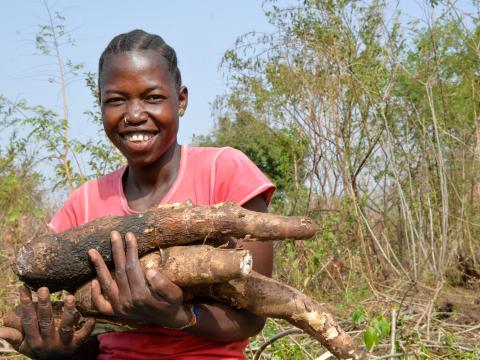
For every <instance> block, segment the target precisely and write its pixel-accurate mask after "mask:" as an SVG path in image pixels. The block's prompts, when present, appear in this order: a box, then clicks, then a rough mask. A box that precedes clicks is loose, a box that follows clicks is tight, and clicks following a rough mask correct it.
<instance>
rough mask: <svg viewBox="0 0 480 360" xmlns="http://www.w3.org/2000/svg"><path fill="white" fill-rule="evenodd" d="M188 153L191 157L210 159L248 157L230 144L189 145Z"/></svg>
mask: <svg viewBox="0 0 480 360" xmlns="http://www.w3.org/2000/svg"><path fill="white" fill-rule="evenodd" d="M186 153H187V155H188V157H189V158H197V159H209V160H211V161H217V160H219V159H227V158H235V157H246V155H245V154H244V153H243V152H242V151H240V150H238V149H235V148H233V147H230V146H224V147H215V146H187V147H186Z"/></svg>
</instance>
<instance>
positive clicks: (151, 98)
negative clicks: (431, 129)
mask: <svg viewBox="0 0 480 360" xmlns="http://www.w3.org/2000/svg"><path fill="white" fill-rule="evenodd" d="M162 100H163V96H161V95H149V96H147V97H146V101H148V102H150V103H157V102H160V101H162Z"/></svg>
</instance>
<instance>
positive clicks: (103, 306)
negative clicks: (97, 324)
mask: <svg viewBox="0 0 480 360" xmlns="http://www.w3.org/2000/svg"><path fill="white" fill-rule="evenodd" d="M92 299H93V303H94V304H95V307H96V308H97V310H98V311H100V312H101V313H103V314H105V315H115V311H114V310H113V306H112V304H111V303H110V301H108V300H107V299H106V298H105V296H103V294H102V289H101V287H100V283H99V282H98V280H97V279H93V280H92Z"/></svg>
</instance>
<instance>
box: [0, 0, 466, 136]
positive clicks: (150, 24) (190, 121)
mask: <svg viewBox="0 0 480 360" xmlns="http://www.w3.org/2000/svg"><path fill="white" fill-rule="evenodd" d="M262 2H263V1H261V0H243V1H233V0H231V1H227V0H202V1H199V0H197V1H195V0H183V1H181V2H180V1H178V2H176V1H164V0H157V1H153V0H150V1H147V0H136V1H135V2H134V1H119V0H117V1H113V0H97V1H85V0H84V1H80V0H56V1H54V0H50V1H49V2H48V4H49V5H50V7H51V8H52V9H54V10H57V11H60V12H61V13H62V14H63V15H64V16H65V17H66V18H67V21H66V24H67V28H68V29H70V30H72V36H73V37H74V38H75V39H76V42H77V45H76V46H75V47H73V48H71V47H64V48H62V50H63V51H64V53H65V55H67V56H68V57H69V58H70V59H71V60H72V61H73V62H74V63H80V62H81V63H84V64H85V71H96V67H97V61H98V57H99V55H100V53H101V52H102V50H103V49H104V47H105V46H106V45H107V43H108V42H109V40H110V39H111V38H112V37H113V36H115V35H117V34H119V33H122V32H126V31H129V30H132V29H135V28H143V29H145V30H146V31H149V32H153V33H157V34H160V35H161V36H162V37H164V39H165V40H166V41H167V42H168V43H170V44H171V45H172V46H173V47H174V48H175V49H176V51H177V54H178V57H179V65H180V69H181V71H182V75H183V81H184V84H185V85H187V86H188V88H189V91H190V101H189V107H188V110H187V113H186V115H185V116H184V117H183V118H182V120H181V122H182V123H181V127H180V133H179V140H180V142H181V143H189V142H190V139H191V136H192V134H194V133H195V134H205V133H207V132H208V131H209V130H210V129H211V127H212V126H213V119H212V116H211V111H210V104H211V103H212V102H213V100H214V99H215V97H216V96H217V95H219V94H223V93H224V92H225V91H226V90H225V79H224V78H223V76H222V73H221V72H220V71H219V63H220V60H221V57H222V55H223V53H224V52H225V51H226V50H227V49H229V48H231V47H232V46H233V45H234V42H235V39H236V38H237V37H238V36H239V35H241V34H244V33H246V32H249V31H257V32H270V31H272V30H273V29H272V27H271V26H270V25H269V24H268V23H267V20H266V17H265V16H264V14H263V10H262ZM284 2H285V1H283V3H284ZM290 2H293V0H292V1H290ZM281 3H282V2H281ZM469 3H470V1H469V0H463V1H458V2H457V5H459V6H464V5H467V4H469ZM396 4H397V1H392V2H391V7H395V6H396ZM399 5H400V7H401V8H402V11H403V12H404V14H405V18H404V20H408V19H411V18H414V17H422V12H423V11H422V8H424V7H425V5H424V2H423V1H416V0H401V1H400V2H399ZM47 19H48V18H47V13H46V10H45V7H44V5H43V2H42V1H41V0H23V1H13V0H10V1H4V2H2V11H1V12H0V33H1V35H2V48H1V50H2V56H0V94H1V95H4V96H6V97H7V98H9V99H19V98H24V99H26V100H27V101H28V103H29V104H42V105H45V106H47V107H49V108H51V109H54V110H55V111H57V112H59V113H61V97H60V91H59V88H58V86H57V85H54V84H50V83H48V81H47V77H48V76H42V71H44V70H49V71H50V72H54V71H55V67H52V66H51V65H49V66H46V67H45V66H44V65H45V64H47V65H48V64H49V63H52V59H49V58H45V57H41V56H36V55H34V54H35V49H34V38H35V33H36V32H37V30H38V24H42V23H45V22H46V21H47ZM68 98H69V110H70V111H69V113H70V119H71V127H72V131H71V132H72V133H73V134H75V135H76V136H78V137H80V138H83V139H85V138H91V137H95V136H98V135H97V134H96V131H95V130H96V128H95V127H94V126H93V125H91V124H90V123H89V122H88V120H87V118H86V116H85V115H83V112H84V111H85V110H88V109H90V108H91V107H92V103H93V101H94V100H93V98H92V97H91V96H90V94H89V91H88V90H87V88H86V87H85V83H84V81H83V80H82V79H81V78H80V79H79V80H78V81H77V82H74V83H72V84H71V85H70V87H69V89H68Z"/></svg>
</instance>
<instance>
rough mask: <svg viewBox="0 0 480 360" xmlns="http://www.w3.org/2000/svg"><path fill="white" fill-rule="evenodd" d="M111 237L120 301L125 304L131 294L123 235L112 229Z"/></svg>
mask: <svg viewBox="0 0 480 360" xmlns="http://www.w3.org/2000/svg"><path fill="white" fill-rule="evenodd" d="M110 238H111V243H112V257H113V262H114V264H115V281H116V282H117V287H118V297H119V303H120V304H125V303H128V302H130V300H131V294H130V285H129V283H128V278H127V273H126V269H125V266H126V259H125V250H124V246H123V241H122V236H121V235H120V233H119V232H118V231H112V233H111V234H110Z"/></svg>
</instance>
